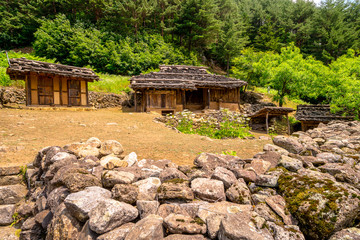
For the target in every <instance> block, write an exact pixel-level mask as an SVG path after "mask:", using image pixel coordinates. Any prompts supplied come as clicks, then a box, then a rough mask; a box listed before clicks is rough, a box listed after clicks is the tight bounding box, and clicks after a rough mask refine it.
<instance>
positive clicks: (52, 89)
mask: <svg viewBox="0 0 360 240" xmlns="http://www.w3.org/2000/svg"><path fill="white" fill-rule="evenodd" d="M40 77H45V78H48V79H51V82H52V84H51V92H52V102H51V103H50V104H41V103H40V91H39V83H40ZM48 79H45V81H50V80H48ZM37 97H38V104H39V105H49V106H51V105H54V78H52V77H48V76H38V78H37Z"/></svg>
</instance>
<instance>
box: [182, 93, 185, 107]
mask: <svg viewBox="0 0 360 240" xmlns="http://www.w3.org/2000/svg"><path fill="white" fill-rule="evenodd" d="M182 102H183V110H184V109H185V108H186V99H185V90H183V92H182Z"/></svg>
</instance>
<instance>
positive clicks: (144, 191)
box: [133, 177, 161, 200]
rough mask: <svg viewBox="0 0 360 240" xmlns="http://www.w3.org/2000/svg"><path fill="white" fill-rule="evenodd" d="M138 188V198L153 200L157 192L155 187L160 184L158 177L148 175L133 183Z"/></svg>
mask: <svg viewBox="0 0 360 240" xmlns="http://www.w3.org/2000/svg"><path fill="white" fill-rule="evenodd" d="M133 185H134V186H137V187H138V188H139V196H138V200H154V199H155V197H156V194H157V189H158V188H159V187H160V185H161V181H160V179H159V178H154V177H149V178H146V179H144V180H140V181H137V182H135V183H133Z"/></svg>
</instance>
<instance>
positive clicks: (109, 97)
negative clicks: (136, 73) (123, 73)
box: [0, 88, 133, 109]
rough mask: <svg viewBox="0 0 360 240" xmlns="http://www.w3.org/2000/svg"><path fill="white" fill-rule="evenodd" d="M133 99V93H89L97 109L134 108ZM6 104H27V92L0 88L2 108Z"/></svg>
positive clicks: (91, 103)
mask: <svg viewBox="0 0 360 240" xmlns="http://www.w3.org/2000/svg"><path fill="white" fill-rule="evenodd" d="M132 98H133V95H132V93H129V94H127V93H124V94H114V93H101V92H89V103H90V106H91V107H94V108H97V109H100V108H116V107H123V106H132V104H133V99H132ZM4 104H19V105H24V104H26V95H25V90H24V89H18V88H0V107H1V105H4Z"/></svg>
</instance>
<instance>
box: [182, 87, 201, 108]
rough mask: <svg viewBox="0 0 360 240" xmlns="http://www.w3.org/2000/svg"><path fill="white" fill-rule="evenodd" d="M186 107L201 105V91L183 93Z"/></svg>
mask: <svg viewBox="0 0 360 240" xmlns="http://www.w3.org/2000/svg"><path fill="white" fill-rule="evenodd" d="M185 99H186V105H193V104H194V105H203V103H204V93H203V89H198V90H196V91H186V93H185Z"/></svg>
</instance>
